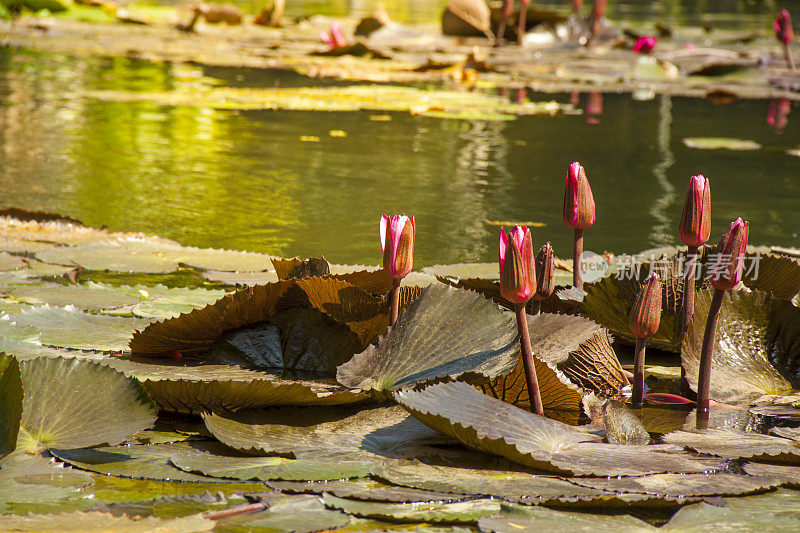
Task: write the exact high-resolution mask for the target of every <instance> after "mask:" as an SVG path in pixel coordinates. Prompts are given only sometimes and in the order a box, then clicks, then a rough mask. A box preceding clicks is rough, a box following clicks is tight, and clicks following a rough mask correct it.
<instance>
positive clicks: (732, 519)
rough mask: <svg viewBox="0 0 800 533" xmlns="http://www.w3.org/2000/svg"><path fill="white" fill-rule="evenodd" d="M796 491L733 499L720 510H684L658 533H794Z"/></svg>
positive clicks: (797, 522)
mask: <svg viewBox="0 0 800 533" xmlns="http://www.w3.org/2000/svg"><path fill="white" fill-rule="evenodd" d="M798 500H799V498H798V495H797V493H796V492H795V491H783V490H781V491H778V492H776V493H773V494H765V495H763V496H751V497H748V498H730V499H728V500H726V505H725V506H722V507H718V506H715V505H709V504H707V503H697V504H694V505H687V506H686V507H684V508H682V509H680V510H679V511H678V512H677V513H675V516H673V517H672V519H671V520H670V521H669V522H667V524H666V525H665V526H663V527H661V528H659V529H658V531H693V532H694V531H699V532H701V533H716V532H719V531H770V532H772V531H775V532H786V533H789V532H792V531H797V529H798V527H800V516H799V515H798V512H797V509H798V507H797V505H798Z"/></svg>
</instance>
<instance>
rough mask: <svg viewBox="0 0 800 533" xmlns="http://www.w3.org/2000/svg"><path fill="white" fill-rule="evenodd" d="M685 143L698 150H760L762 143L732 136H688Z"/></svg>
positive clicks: (684, 140)
mask: <svg viewBox="0 0 800 533" xmlns="http://www.w3.org/2000/svg"><path fill="white" fill-rule="evenodd" d="M683 144H684V145H686V146H687V147H689V148H695V149H698V150H736V151H748V150H760V149H761V145H760V144H758V143H757V142H755V141H751V140H749V139H734V138H730V137H687V138H685V139H683Z"/></svg>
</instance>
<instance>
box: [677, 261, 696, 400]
mask: <svg viewBox="0 0 800 533" xmlns="http://www.w3.org/2000/svg"><path fill="white" fill-rule="evenodd" d="M697 260H698V257H697V246H689V250H688V252H687V253H686V277H685V278H684V280H683V323H682V324H681V352H682V351H683V346H682V344H683V337H684V336H685V335H686V328H688V327H689V321H690V320H691V319H692V315H693V314H694V278H695V275H696V272H697V270H696V269H697ZM681 394H682V395H683V396H688V395H689V394H691V389H690V388H689V380H687V379H686V369H684V368H683V363H682V362H681Z"/></svg>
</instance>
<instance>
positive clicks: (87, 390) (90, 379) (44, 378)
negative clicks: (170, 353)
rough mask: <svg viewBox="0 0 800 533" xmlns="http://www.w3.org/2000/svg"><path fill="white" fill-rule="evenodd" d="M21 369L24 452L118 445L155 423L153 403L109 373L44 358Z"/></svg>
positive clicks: (74, 362) (125, 380) (121, 377)
mask: <svg viewBox="0 0 800 533" xmlns="http://www.w3.org/2000/svg"><path fill="white" fill-rule="evenodd" d="M20 366H21V367H22V384H23V389H24V391H25V397H24V401H23V406H24V409H23V413H22V424H21V431H20V436H19V442H18V444H17V446H18V447H19V448H21V449H23V450H26V451H40V450H44V449H47V448H61V449H68V448H83V447H86V446H97V445H100V444H104V443H105V444H118V443H120V442H122V441H124V440H125V439H126V438H127V437H130V436H131V435H133V434H135V433H137V432H138V431H141V430H142V429H146V428H149V427H152V426H153V424H154V423H155V419H156V409H155V405H153V401H152V400H151V399H150V397H149V396H148V395H147V393H146V392H145V391H144V389H143V388H142V386H141V385H140V384H139V383H137V382H136V381H135V380H132V379H129V378H126V377H125V376H124V375H122V374H121V373H119V372H116V371H114V370H113V369H110V368H107V367H104V366H101V365H98V364H95V363H93V362H89V361H84V360H80V359H64V358H44V357H43V358H38V359H31V360H29V361H24V362H23V363H22V364H21V365H20Z"/></svg>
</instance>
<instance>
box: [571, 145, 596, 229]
mask: <svg viewBox="0 0 800 533" xmlns="http://www.w3.org/2000/svg"><path fill="white" fill-rule="evenodd" d="M594 221H595V213H594V197H593V196H592V189H591V187H589V180H588V179H586V171H584V170H583V166H581V164H580V163H578V162H577V161H575V162H574V163H572V164H571V165H570V166H569V171H567V183H566V186H565V188H564V224H566V225H567V226H569V227H570V228H572V229H586V228H588V227H589V226H591V225H592V224H594Z"/></svg>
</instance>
